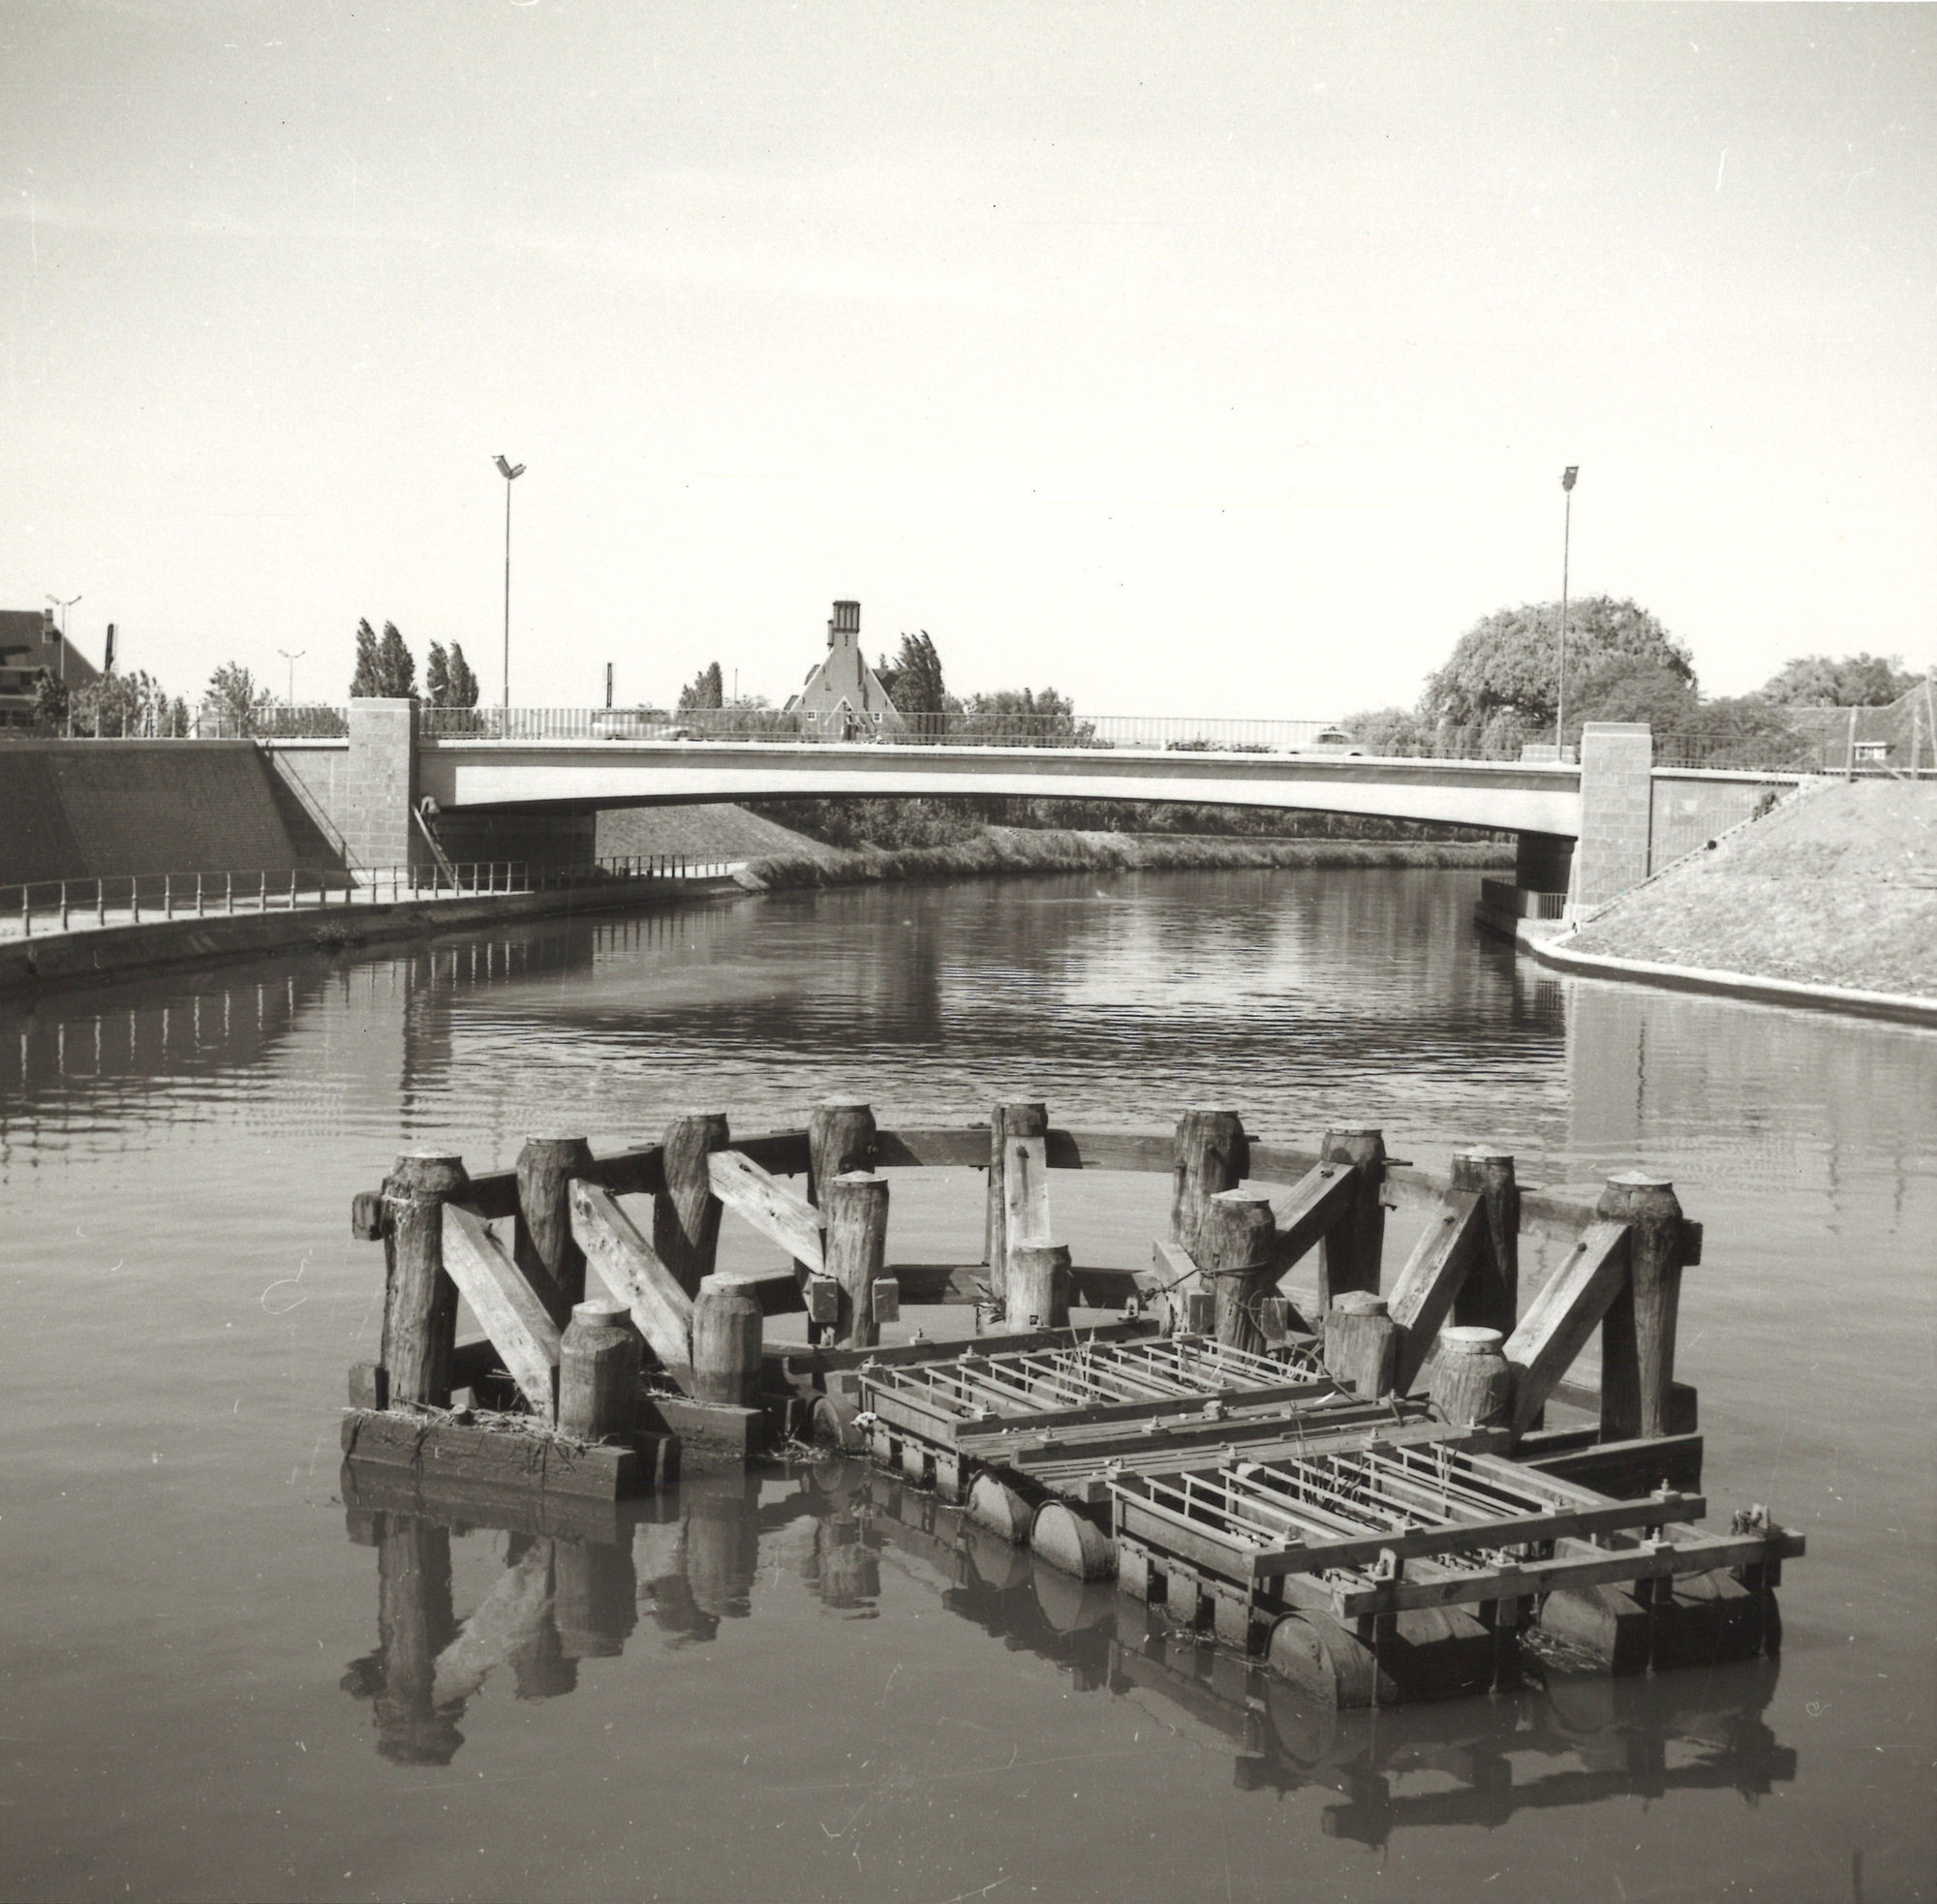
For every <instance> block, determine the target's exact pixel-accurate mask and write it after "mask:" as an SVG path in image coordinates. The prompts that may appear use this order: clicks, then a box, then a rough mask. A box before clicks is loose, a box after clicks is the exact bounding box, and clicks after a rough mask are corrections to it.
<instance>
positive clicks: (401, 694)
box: [377, 622, 417, 701]
mask: <svg viewBox="0 0 1937 1904" xmlns="http://www.w3.org/2000/svg"><path fill="white" fill-rule="evenodd" d="M377 661H378V669H377V678H378V681H379V683H380V684H381V686H380V689H379V691H380V692H382V693H383V694H384V695H386V696H387V697H388V698H389V699H391V700H397V701H403V700H411V701H414V700H415V699H416V697H417V664H416V659H415V656H414V655H412V653H411V651H410V650H409V649H408V648H407V647H405V646H404V637H403V636H402V635H401V634H399V633H398V632H397V625H396V623H395V622H385V623H384V639H383V640H382V641H381V642H380V643H379V644H378V648H377Z"/></svg>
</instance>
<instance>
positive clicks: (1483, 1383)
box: [1429, 1324, 1513, 1428]
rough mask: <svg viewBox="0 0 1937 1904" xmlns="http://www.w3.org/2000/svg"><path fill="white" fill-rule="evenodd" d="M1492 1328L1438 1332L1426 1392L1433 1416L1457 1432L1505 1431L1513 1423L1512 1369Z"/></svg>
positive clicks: (1467, 1327)
mask: <svg viewBox="0 0 1937 1904" xmlns="http://www.w3.org/2000/svg"><path fill="white" fill-rule="evenodd" d="M1503 1339H1504V1338H1503V1337H1502V1336H1501V1335H1500V1332H1499V1331H1498V1330H1497V1329H1486V1328H1482V1327H1479V1326H1478V1325H1476V1324H1464V1325H1460V1326H1458V1327H1455V1328H1451V1329H1442V1330H1441V1331H1440V1332H1439V1360H1438V1361H1437V1362H1436V1363H1434V1364H1433V1367H1432V1387H1431V1389H1430V1391H1429V1395H1430V1400H1431V1403H1432V1412H1433V1413H1434V1414H1435V1415H1437V1416H1438V1417H1439V1419H1440V1420H1441V1421H1442V1422H1451V1423H1452V1424H1453V1425H1454V1426H1455V1427H1456V1428H1504V1427H1505V1426H1506V1425H1507V1424H1508V1423H1509V1422H1511V1421H1512V1419H1513V1368H1512V1366H1511V1365H1510V1364H1509V1363H1508V1361H1507V1359H1506V1354H1505V1351H1504V1347H1503Z"/></svg>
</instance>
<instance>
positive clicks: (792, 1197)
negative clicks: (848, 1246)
mask: <svg viewBox="0 0 1937 1904" xmlns="http://www.w3.org/2000/svg"><path fill="white" fill-rule="evenodd" d="M706 1169H707V1175H708V1176H709V1178H710V1179H711V1181H712V1183H713V1194H714V1195H715V1196H716V1197H718V1198H719V1199H720V1201H721V1202H722V1203H723V1204H724V1205H725V1206H726V1208H727V1209H728V1210H730V1211H731V1212H732V1213H734V1214H735V1215H736V1216H738V1217H740V1218H741V1219H742V1220H743V1221H745V1222H748V1223H751V1224H752V1225H753V1228H754V1229H756V1230H758V1231H759V1232H760V1234H761V1235H762V1236H766V1237H771V1238H772V1239H773V1240H774V1242H776V1243H777V1244H780V1246H781V1247H782V1248H783V1249H784V1250H785V1251H786V1253H787V1254H788V1255H789V1256H790V1257H792V1258H793V1260H794V1261H795V1262H796V1263H805V1264H806V1265H807V1269H808V1274H810V1275H824V1274H826V1268H825V1261H824V1255H823V1251H822V1246H821V1234H820V1233H821V1230H822V1228H823V1227H824V1226H825V1224H826V1220H827V1219H826V1218H825V1217H824V1216H823V1215H822V1214H821V1213H820V1212H819V1211H817V1210H816V1209H815V1207H814V1206H813V1204H811V1203H809V1202H808V1200H807V1199H806V1198H805V1197H804V1196H802V1195H801V1193H800V1192H799V1191H798V1190H796V1189H794V1188H793V1187H792V1186H791V1185H790V1184H787V1183H783V1182H781V1181H780V1179H779V1178H777V1177H774V1176H772V1175H771V1174H769V1173H768V1172H767V1171H764V1170H762V1169H761V1168H760V1166H759V1165H758V1164H756V1163H755V1162H754V1161H753V1158H752V1157H750V1156H748V1155H747V1153H746V1152H744V1151H737V1150H736V1151H715V1152H713V1153H712V1154H711V1155H710V1156H708V1158H707V1159H706Z"/></svg>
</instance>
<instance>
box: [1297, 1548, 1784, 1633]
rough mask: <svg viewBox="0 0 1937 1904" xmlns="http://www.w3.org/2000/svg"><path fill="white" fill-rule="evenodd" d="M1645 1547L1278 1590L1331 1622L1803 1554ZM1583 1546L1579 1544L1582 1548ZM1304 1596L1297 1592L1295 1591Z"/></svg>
mask: <svg viewBox="0 0 1937 1904" xmlns="http://www.w3.org/2000/svg"><path fill="white" fill-rule="evenodd" d="M1685 1532H1686V1533H1687V1534H1689V1535H1692V1536H1693V1538H1691V1539H1683V1540H1675V1539H1669V1540H1662V1541H1657V1542H1650V1543H1649V1544H1647V1545H1646V1546H1645V1547H1630V1548H1615V1549H1614V1550H1612V1551H1611V1550H1609V1549H1606V1548H1596V1547H1586V1548H1585V1550H1584V1551H1568V1552H1566V1553H1556V1554H1555V1555H1554V1556H1553V1559H1552V1560H1528V1561H1524V1562H1522V1564H1521V1565H1519V1566H1517V1567H1493V1568H1488V1569H1487V1570H1486V1571H1485V1572H1484V1573H1478V1574H1456V1575H1453V1576H1451V1577H1449V1578H1447V1579H1444V1580H1422V1581H1381V1582H1374V1583H1372V1584H1369V1585H1366V1586H1337V1587H1332V1588H1329V1589H1328V1588H1325V1587H1323V1586H1320V1585H1319V1584H1318V1582H1315V1581H1307V1580H1305V1579H1303V1578H1301V1577H1298V1576H1293V1577H1291V1578H1290V1579H1287V1581H1286V1582H1285V1586H1286V1589H1287V1590H1288V1591H1289V1592H1292V1593H1293V1594H1294V1595H1295V1596H1296V1597H1299V1598H1301V1599H1305V1600H1307V1604H1310V1603H1311V1602H1312V1601H1313V1600H1314V1599H1315V1601H1316V1603H1317V1604H1318V1605H1319V1606H1320V1608H1321V1609H1322V1611H1324V1612H1329V1613H1331V1614H1332V1616H1333V1617H1334V1618H1335V1619H1341V1620H1347V1619H1365V1618H1368V1617H1376V1616H1377V1615H1378V1614H1380V1613H1403V1612H1418V1611H1420V1610H1421V1609H1423V1608H1427V1607H1454V1606H1470V1605H1472V1604H1474V1603H1475V1602H1477V1601H1483V1600H1513V1599H1522V1598H1524V1597H1525V1596H1527V1595H1529V1594H1543V1593H1553V1592H1554V1591H1556V1590H1557V1589H1558V1588H1561V1587H1577V1588H1578V1587H1583V1586H1619V1585H1623V1584H1625V1583H1626V1582H1629V1581H1638V1580H1662V1579H1667V1578H1671V1577H1674V1576H1678V1575H1682V1574H1706V1573H1708V1572H1710V1571H1711V1570H1712V1569H1714V1568H1717V1567H1742V1566H1750V1565H1753V1564H1755V1563H1757V1562H1761V1561H1768V1560H1786V1559H1793V1558H1794V1557H1796V1556H1797V1555H1799V1554H1800V1553H1801V1552H1802V1551H1803V1547H1804V1542H1803V1537H1802V1536H1801V1535H1800V1534H1791V1533H1785V1532H1777V1533H1772V1534H1743V1535H1726V1534H1725V1535H1700V1534H1697V1533H1696V1530H1694V1529H1692V1528H1690V1529H1686V1530H1685ZM1583 1547H1584V1543H1583ZM1300 1588H1304V1589H1305V1592H1303V1593H1300V1592H1299V1589H1300Z"/></svg>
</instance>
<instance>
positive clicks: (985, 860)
mask: <svg viewBox="0 0 1937 1904" xmlns="http://www.w3.org/2000/svg"><path fill="white" fill-rule="evenodd" d="M977 804H986V803H971V802H968V801H954V800H949V801H942V800H911V801H892V802H891V801H879V800H859V801H846V802H837V801H794V802H786V803H779V802H776V803H774V804H773V805H772V806H771V807H770V808H769V809H768V810H767V811H765V812H754V813H749V812H748V811H747V810H746V809H745V808H742V807H733V806H701V807H661V808H645V809H640V810H637V811H635V812H633V813H629V814H624V815H605V816H603V817H602V818H601V822H600V852H607V851H618V852H647V853H652V852H671V853H685V854H687V855H688V856H690V857H692V858H696V859H735V860H744V861H745V862H747V865H746V871H745V873H744V874H743V875H741V877H742V882H743V883H744V884H746V885H748V886H750V887H753V889H755V890H760V891H766V890H780V889H783V888H787V887H797V886H855V885H874V884H877V883H880V882H883V881H887V880H897V879H973V878H994V877H1002V876H1008V875H1024V874H1054V873H1105V872H1154V871H1159V870H1163V871H1168V870H1173V869H1182V868H1207V869H1219V868H1226V869H1242V868H1255V867H1301V866H1303V867H1355V866H1364V867H1378V866H1418V867H1449V866H1450V867H1471V868H1474V869H1476V870H1477V869H1482V868H1493V867H1498V866H1504V865H1511V864H1512V861H1513V847H1512V845H1511V844H1510V843H1502V842H1498V841H1491V840H1486V839H1474V838H1471V837H1467V838H1461V839H1446V838H1430V837H1425V836H1427V835H1429V834H1430V832H1431V831H1432V829H1429V828H1426V827H1421V826H1408V825H1405V824H1404V823H1402V822H1400V823H1396V824H1393V825H1390V826H1387V827H1385V828H1384V829H1383V830H1384V831H1386V832H1388V833H1390V834H1394V835H1399V836H1402V837H1395V838H1384V839H1381V838H1377V837H1366V836H1368V835H1375V834H1376V833H1377V832H1379V831H1380V830H1381V828H1380V823H1378V822H1368V821H1364V820H1354V819H1350V818H1349V817H1348V818H1344V819H1340V818H1338V817H1336V816H1332V815H1326V814H1295V815H1282V816H1281V815H1277V814H1270V815H1266V814H1248V813H1237V814H1227V810H1224V809H1196V808H1192V809H1178V808H1169V807H1164V808H1152V809H1149V810H1145V809H1141V808H1138V809H1132V810H1129V811H1127V812H1125V811H1121V810H1120V811H1118V812H1115V813H1112V814H1109V815H1108V817H1109V818H1110V819H1111V820H1113V821H1114V822H1116V823H1117V825H1118V826H1121V825H1122V823H1123V822H1124V821H1127V820H1134V819H1145V820H1147V821H1154V822H1156V824H1155V825H1154V826H1153V828H1152V830H1149V831H1143V830H1137V831H1129V830H1121V831H1120V830H1116V827H1114V826H1113V827H1112V828H1110V829H1107V830H1106V829H1105V828H1101V827H1097V826H1093V825H1091V826H1083V825H1055V824H1045V823H1042V821H1043V820H1044V819H1046V818H1055V817H1060V816H1061V815H1062V814H1064V813H1065V812H1066V813H1068V814H1069V815H1070V816H1072V817H1077V818H1085V819H1087V818H1090V817H1091V816H1092V815H1091V809H1092V808H1093V807H1094V805H1095V803H1093V802H1085V803H1082V804H1081V805H1080V806H1078V805H1077V804H1076V803H1062V802H1059V803H1056V805H1055V806H1054V807H1050V808H1049V809H1048V813H1047V814H1038V813H1037V811H1036V810H1037V808H1038V806H1039V805H1042V806H1047V803H1035V802H1020V803H1017V805H1018V807H1020V808H1021V810H1022V812H1023V814H1026V815H1028V816H1030V817H1035V818H1037V820H1038V823H1037V824H1035V825H1022V826H1012V825H1002V824H997V823H995V822H994V821H993V820H992V819H990V818H988V817H986V816H984V814H981V813H978V812H977V811H976V806H977ZM995 804H996V805H997V806H999V808H1000V809H1001V810H1003V811H1006V810H1007V809H1008V806H1009V803H1008V802H1006V801H1004V802H999V803H995ZM1227 817H1228V818H1229V819H1230V820H1231V821H1233V822H1235V823H1236V825H1237V826H1238V827H1242V829H1243V830H1234V828H1233V827H1231V826H1227V827H1225V828H1222V829H1220V830H1217V831H1211V830H1208V829H1207V830H1206V831H1202V832H1195V831H1191V832H1186V831H1180V830H1178V825H1179V822H1180V821H1182V822H1184V823H1188V822H1191V821H1198V822H1203V821H1207V820H1208V821H1209V822H1211V823H1212V824H1213V825H1214V824H1215V823H1216V822H1217V821H1219V820H1222V819H1226V818H1227ZM1274 821H1276V822H1277V823H1278V824H1279V825H1281V826H1282V827H1283V828H1284V832H1283V833H1282V834H1272V833H1268V832H1264V831H1262V830H1257V829H1260V827H1261V825H1269V824H1271V823H1273V822H1274ZM610 824H619V825H623V827H624V828H625V829H626V838H625V839H624V840H623V841H621V840H620V839H619V837H618V835H617V834H616V833H613V834H610V835H608V832H607V827H608V825H610ZM1293 828H1302V829H1304V833H1305V837H1291V836H1292V829H1293ZM608 838H609V839H610V842H611V844H609V845H608Z"/></svg>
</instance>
